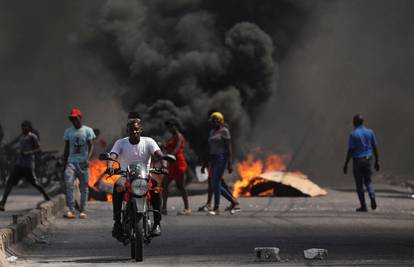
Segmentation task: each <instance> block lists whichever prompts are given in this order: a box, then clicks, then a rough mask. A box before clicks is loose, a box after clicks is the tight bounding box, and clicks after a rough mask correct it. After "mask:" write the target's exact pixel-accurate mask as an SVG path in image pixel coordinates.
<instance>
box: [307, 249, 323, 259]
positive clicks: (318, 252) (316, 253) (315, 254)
mask: <svg viewBox="0 0 414 267" xmlns="http://www.w3.org/2000/svg"><path fill="white" fill-rule="evenodd" d="M303 253H304V256H305V259H308V260H314V259H319V260H324V259H326V258H328V250H327V249H323V248H310V249H306V250H304V251H303Z"/></svg>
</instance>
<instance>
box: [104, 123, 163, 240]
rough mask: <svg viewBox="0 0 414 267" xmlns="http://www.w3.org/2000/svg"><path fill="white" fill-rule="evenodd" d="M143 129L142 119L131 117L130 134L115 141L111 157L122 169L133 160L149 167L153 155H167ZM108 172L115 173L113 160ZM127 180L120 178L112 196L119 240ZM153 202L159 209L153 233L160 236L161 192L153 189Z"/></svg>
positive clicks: (114, 234) (160, 157) (115, 226)
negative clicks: (144, 133) (143, 134)
mask: <svg viewBox="0 0 414 267" xmlns="http://www.w3.org/2000/svg"><path fill="white" fill-rule="evenodd" d="M143 130H144V129H143V126H142V121H141V119H138V118H134V119H129V120H128V123H127V131H128V134H129V136H128V137H125V138H121V139H118V140H117V141H116V142H115V144H114V146H113V148H112V150H111V152H110V157H111V158H112V159H114V160H118V161H119V162H120V164H121V166H120V167H121V169H126V167H127V166H128V165H129V164H130V163H132V162H141V163H143V164H146V165H147V167H148V169H149V167H150V164H151V157H152V158H154V160H160V159H162V158H163V157H164V156H165V155H164V154H163V153H162V152H161V150H160V148H159V146H158V145H157V143H156V142H155V141H154V139H152V138H150V137H144V136H141V134H142V132H143ZM108 172H109V173H110V174H113V173H114V169H113V161H108ZM125 181H126V178H125V177H121V178H119V179H118V181H117V182H116V183H115V186H114V190H113V198H112V204H113V216H114V227H113V229H112V236H113V237H114V238H116V239H118V240H119V241H121V240H122V224H121V209H122V199H123V194H124V192H125V187H124V185H125ZM155 186H157V185H155ZM151 203H152V206H153V209H154V210H155V211H157V212H154V226H153V228H152V235H153V236H159V235H161V225H160V222H161V213H160V206H161V198H160V194H159V192H156V191H151Z"/></svg>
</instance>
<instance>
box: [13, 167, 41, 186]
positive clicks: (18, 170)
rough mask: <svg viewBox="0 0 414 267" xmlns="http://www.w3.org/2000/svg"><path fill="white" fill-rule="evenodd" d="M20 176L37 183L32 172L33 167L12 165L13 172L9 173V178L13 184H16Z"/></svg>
mask: <svg viewBox="0 0 414 267" xmlns="http://www.w3.org/2000/svg"><path fill="white" fill-rule="evenodd" d="M21 178H24V179H26V181H28V182H29V183H31V184H33V183H38V182H37V178H36V175H35V172H34V168H28V167H22V166H18V165H16V166H14V169H13V172H12V173H11V175H10V180H11V182H12V183H13V184H14V185H17V184H18V183H19V181H20V179H21Z"/></svg>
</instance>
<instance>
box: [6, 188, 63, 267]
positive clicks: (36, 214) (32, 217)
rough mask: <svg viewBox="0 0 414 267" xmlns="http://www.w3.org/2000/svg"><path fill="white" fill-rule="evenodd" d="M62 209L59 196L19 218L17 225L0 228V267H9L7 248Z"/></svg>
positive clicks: (61, 201) (60, 196) (61, 197)
mask: <svg viewBox="0 0 414 267" xmlns="http://www.w3.org/2000/svg"><path fill="white" fill-rule="evenodd" d="M64 208H65V196H64V195H63V194H59V195H57V196H55V197H53V198H52V199H51V200H49V201H47V202H43V203H41V204H39V205H38V206H37V208H35V209H32V210H30V211H29V212H27V213H26V214H24V215H23V216H21V217H19V218H18V220H17V223H15V224H13V223H12V224H9V225H8V226H6V227H4V228H0V267H7V266H9V264H8V262H7V257H6V250H7V248H8V247H9V246H11V245H13V244H15V243H17V242H19V241H21V240H22V239H23V238H24V237H25V236H26V235H28V234H29V233H31V232H32V231H33V230H34V229H35V228H36V227H37V226H38V225H39V224H45V223H46V222H47V221H49V219H51V218H52V217H55V216H56V215H58V214H59V212H60V211H61V210H63V209H64Z"/></svg>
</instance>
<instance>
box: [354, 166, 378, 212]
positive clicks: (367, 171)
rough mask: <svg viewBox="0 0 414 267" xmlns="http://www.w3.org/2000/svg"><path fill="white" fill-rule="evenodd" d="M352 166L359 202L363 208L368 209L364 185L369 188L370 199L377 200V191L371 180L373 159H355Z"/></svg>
mask: <svg viewBox="0 0 414 267" xmlns="http://www.w3.org/2000/svg"><path fill="white" fill-rule="evenodd" d="M352 166H353V173H354V178H355V185H356V191H357V194H358V198H359V202H360V203H361V207H366V203H365V193H364V185H365V187H366V188H367V191H368V195H369V197H370V199H371V200H372V199H375V191H374V186H373V185H372V179H371V176H372V158H354V159H353V164H352Z"/></svg>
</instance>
